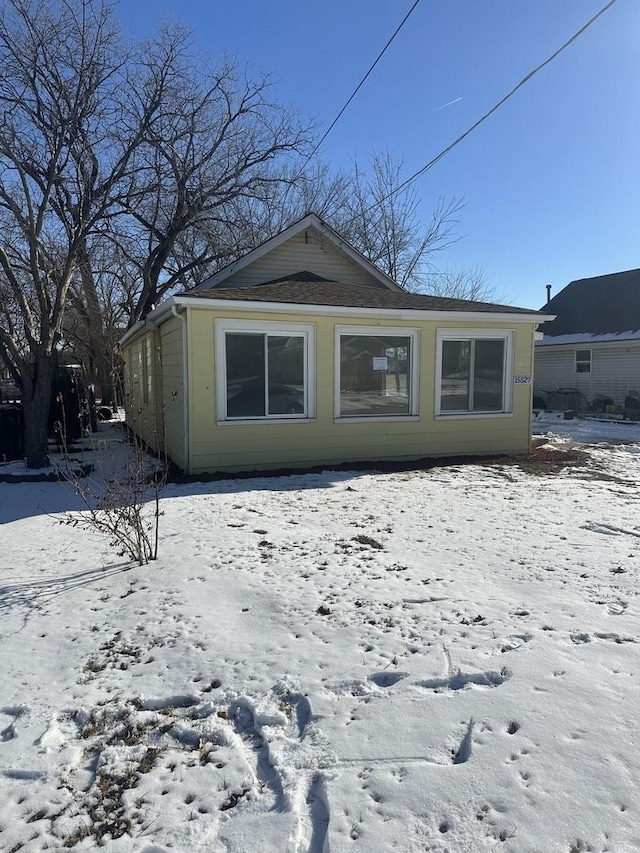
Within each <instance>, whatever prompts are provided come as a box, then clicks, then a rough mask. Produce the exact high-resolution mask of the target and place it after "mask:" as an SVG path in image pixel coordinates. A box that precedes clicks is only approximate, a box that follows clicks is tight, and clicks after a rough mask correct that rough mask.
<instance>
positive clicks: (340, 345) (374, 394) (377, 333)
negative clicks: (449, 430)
mask: <svg viewBox="0 0 640 853" xmlns="http://www.w3.org/2000/svg"><path fill="white" fill-rule="evenodd" d="M417 343H418V332H417V331H416V330H412V329H409V330H407V329H389V328H384V327H382V328H373V329H370V328H363V327H361V326H352V327H344V326H343V327H338V328H337V330H336V413H337V415H338V417H341V418H349V417H365V418H368V417H389V416H392V417H395V416H402V415H405V416H406V415H414V414H416V412H417V390H416V389H417V367H416V365H417V358H416V354H417Z"/></svg>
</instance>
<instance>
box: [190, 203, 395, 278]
mask: <svg viewBox="0 0 640 853" xmlns="http://www.w3.org/2000/svg"><path fill="white" fill-rule="evenodd" d="M308 228H313V229H315V230H316V231H317V232H318V233H319V234H320V236H321V237H322V239H323V240H326V241H327V242H328V243H331V245H332V246H333V248H334V249H336V250H337V251H338V252H341V253H342V254H343V255H345V256H346V257H347V258H348V259H349V260H350V261H352V262H353V263H354V264H356V266H359V267H361V268H362V269H364V270H365V272H367V273H368V274H369V275H370V276H372V277H373V278H375V279H376V280H377V281H379V282H380V283H381V284H383V285H384V286H385V287H386V288H388V289H389V290H395V291H402V292H404V289H403V288H402V287H400V285H399V284H396V282H395V281H394V280H393V279H392V278H390V277H389V276H388V275H386V273H383V272H382V270H379V269H378V267H376V266H375V265H374V264H372V263H371V261H369V260H367V258H365V256H364V255H362V254H361V253H360V252H358V250H357V249H354V248H353V246H351V245H350V244H349V243H347V241H346V240H344V239H343V238H342V237H340V235H339V234H337V233H336V232H335V231H334V230H333V228H331V227H330V226H329V225H327V224H326V223H325V222H323V221H322V220H321V219H320V218H319V217H318V216H316V214H315V213H309V214H307V215H306V216H304V217H303V218H302V219H299V220H298V222H294V223H293V225H290V226H289V227H288V228H285V230H284V231H281V232H280V233H279V234H276V236H275V237H271V238H270V239H269V240H266V241H265V242H264V243H262V245H260V246H257V247H256V248H255V249H252V251H250V252H247V254H246V255H243V256H242V257H241V258H238V260H237V261H233V262H232V263H230V264H229V265H228V266H226V267H224V269H221V270H220V271H219V272H217V273H215V275H212V276H210V277H209V278H206V279H205V280H204V281H201V282H200V283H199V284H197V285H196V286H195V287H194V288H193V291H197V290H209V288H212V287H218V286H220V284H221V283H222V282H223V281H225V279H227V278H229V277H230V276H232V275H234V274H235V273H237V272H240V270H243V269H244V268H245V267H247V266H249V265H250V264H253V263H255V261H257V260H259V259H260V258H262V257H263V256H264V255H266V254H268V253H269V252H271V251H273V249H277V248H278V246H281V245H282V244H283V243H286V241H287V240H290V239H291V238H292V237H295V236H296V235H297V234H300V233H301V232H302V231H305V230H306V229H308Z"/></svg>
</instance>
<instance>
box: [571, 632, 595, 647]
mask: <svg viewBox="0 0 640 853" xmlns="http://www.w3.org/2000/svg"><path fill="white" fill-rule="evenodd" d="M569 637H570V639H571V642H572V643H575V644H576V645H581V644H582V643H590V642H591V637H590V636H589V634H585V633H579V634H570V635H569Z"/></svg>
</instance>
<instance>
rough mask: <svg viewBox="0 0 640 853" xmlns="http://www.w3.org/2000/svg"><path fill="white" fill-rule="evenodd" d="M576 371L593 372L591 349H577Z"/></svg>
mask: <svg viewBox="0 0 640 853" xmlns="http://www.w3.org/2000/svg"><path fill="white" fill-rule="evenodd" d="M576 373H591V350H590V349H577V350H576Z"/></svg>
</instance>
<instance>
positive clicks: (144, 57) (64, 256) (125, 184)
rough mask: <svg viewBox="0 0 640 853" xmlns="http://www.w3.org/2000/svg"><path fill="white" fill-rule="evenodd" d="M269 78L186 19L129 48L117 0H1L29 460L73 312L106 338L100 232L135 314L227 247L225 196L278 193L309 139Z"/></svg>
mask: <svg viewBox="0 0 640 853" xmlns="http://www.w3.org/2000/svg"><path fill="white" fill-rule="evenodd" d="M268 93H269V81H268V80H267V79H266V78H264V77H261V78H259V79H258V80H257V81H254V80H251V79H249V78H248V77H247V76H246V75H245V74H243V73H242V70H241V69H240V67H239V66H238V65H237V64H235V63H232V62H230V61H228V60H225V61H222V62H221V63H220V64H219V65H218V66H217V67H215V68H213V67H207V66H206V65H205V63H204V61H203V60H202V58H196V57H194V56H193V55H192V53H191V43H190V38H189V34H188V33H187V32H186V31H185V30H184V29H182V28H180V27H175V26H174V27H165V28H163V29H162V30H161V31H160V32H159V33H158V34H157V36H156V37H155V38H154V39H152V40H150V41H149V42H148V43H147V44H146V45H144V46H141V47H139V48H138V49H137V50H131V51H127V50H126V49H125V48H124V46H123V43H122V42H121V40H120V38H119V34H118V31H117V28H116V27H115V25H114V23H113V16H112V10H111V8H110V6H109V5H108V1H107V0H6V2H5V4H4V6H3V8H2V12H1V13H0V227H1V228H2V237H3V239H2V243H0V300H1V301H0V356H1V357H3V359H4V360H6V361H7V362H8V365H9V368H10V370H11V372H12V375H13V376H14V377H15V378H16V380H17V381H18V382H19V384H20V386H21V389H22V399H23V405H24V413H25V449H26V456H27V465H28V466H29V467H40V466H42V465H43V464H45V461H46V455H47V434H46V424H47V416H48V409H49V400H50V394H51V390H50V389H51V377H52V370H53V364H54V362H55V358H56V353H57V350H58V347H59V345H60V341H61V338H62V336H63V331H64V326H63V324H64V317H65V312H68V323H67V331H68V332H69V333H70V334H72V335H73V336H74V337H75V339H76V341H77V342H80V341H81V340H82V339H83V338H84V342H85V346H86V347H93V350H92V352H90V356H91V357H92V358H93V359H94V361H95V362H97V361H99V360H102V361H103V362H104V357H103V356H104V353H105V351H106V348H107V347H108V346H109V345H110V343H111V340H110V338H109V335H107V334H106V332H107V328H108V324H105V317H104V314H105V308H106V305H105V299H104V296H105V293H106V292H107V291H108V290H109V288H111V287H112V285H113V284H114V283H115V281H116V279H115V278H114V277H113V276H111V277H109V276H107V277H106V280H105V278H104V276H103V273H104V268H102V269H101V265H100V252H98V253H97V254H96V252H97V247H98V246H99V245H100V244H104V242H105V241H109V243H110V244H111V249H110V251H111V252H112V254H114V255H115V256H117V257H118V258H119V260H120V261H121V263H122V272H121V273H120V274H119V275H118V277H117V278H118V279H119V282H120V284H126V286H125V287H124V289H123V293H122V294H119V295H117V296H116V292H115V290H117V288H116V289H115V290H114V289H112V291H111V295H110V297H109V298H110V299H111V300H112V301H111V304H110V306H109V307H110V309H111V313H112V315H113V314H114V313H115V312H114V311H113V310H112V309H113V308H114V307H115V306H117V305H124V306H126V309H127V315H128V316H127V321H128V323H131V322H135V321H136V320H137V319H139V318H140V317H142V316H143V315H144V314H145V313H146V312H148V311H149V309H150V308H151V307H152V306H153V304H154V303H155V302H156V301H157V300H158V299H159V298H160V297H161V296H162V295H163V294H164V293H166V292H168V291H169V290H170V289H171V288H172V287H175V286H176V285H178V284H182V283H184V282H185V281H187V280H188V278H189V276H190V275H191V274H192V273H193V272H194V271H196V270H199V269H201V268H202V267H203V266H204V265H206V264H212V263H213V264H214V263H217V262H220V261H221V260H222V259H225V258H228V257H230V251H231V249H230V246H233V245H234V243H233V240H232V239H231V238H230V236H229V231H230V227H231V224H232V223H231V220H230V219H229V215H228V214H229V211H228V206H229V203H230V202H232V201H234V200H237V199H242V198H247V199H249V198H259V197H261V196H267V195H268V194H269V193H270V191H271V187H272V186H273V185H274V184H275V183H277V182H279V181H281V180H282V178H281V176H280V175H279V174H278V172H277V170H276V169H275V168H274V162H275V161H276V160H278V159H279V158H285V159H286V157H287V156H295V155H296V153H297V152H298V150H304V145H305V142H306V137H307V133H306V131H305V129H304V128H303V127H302V125H301V124H300V123H299V122H298V121H297V120H296V118H295V116H294V115H293V113H292V112H291V111H290V110H288V109H286V108H284V107H282V106H280V105H278V104H277V103H275V102H273V101H271V100H269V97H268ZM131 271H133V272H134V277H135V278H136V279H138V281H139V286H137V287H136V286H133V287H132V286H131V284H132V282H131V275H130V273H131ZM105 281H106V283H105ZM120 296H122V298H120ZM114 300H115V301H114ZM100 353H102V355H100ZM96 355H97V356H99V357H96ZM103 366H104V365H103ZM103 372H104V371H103Z"/></svg>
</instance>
